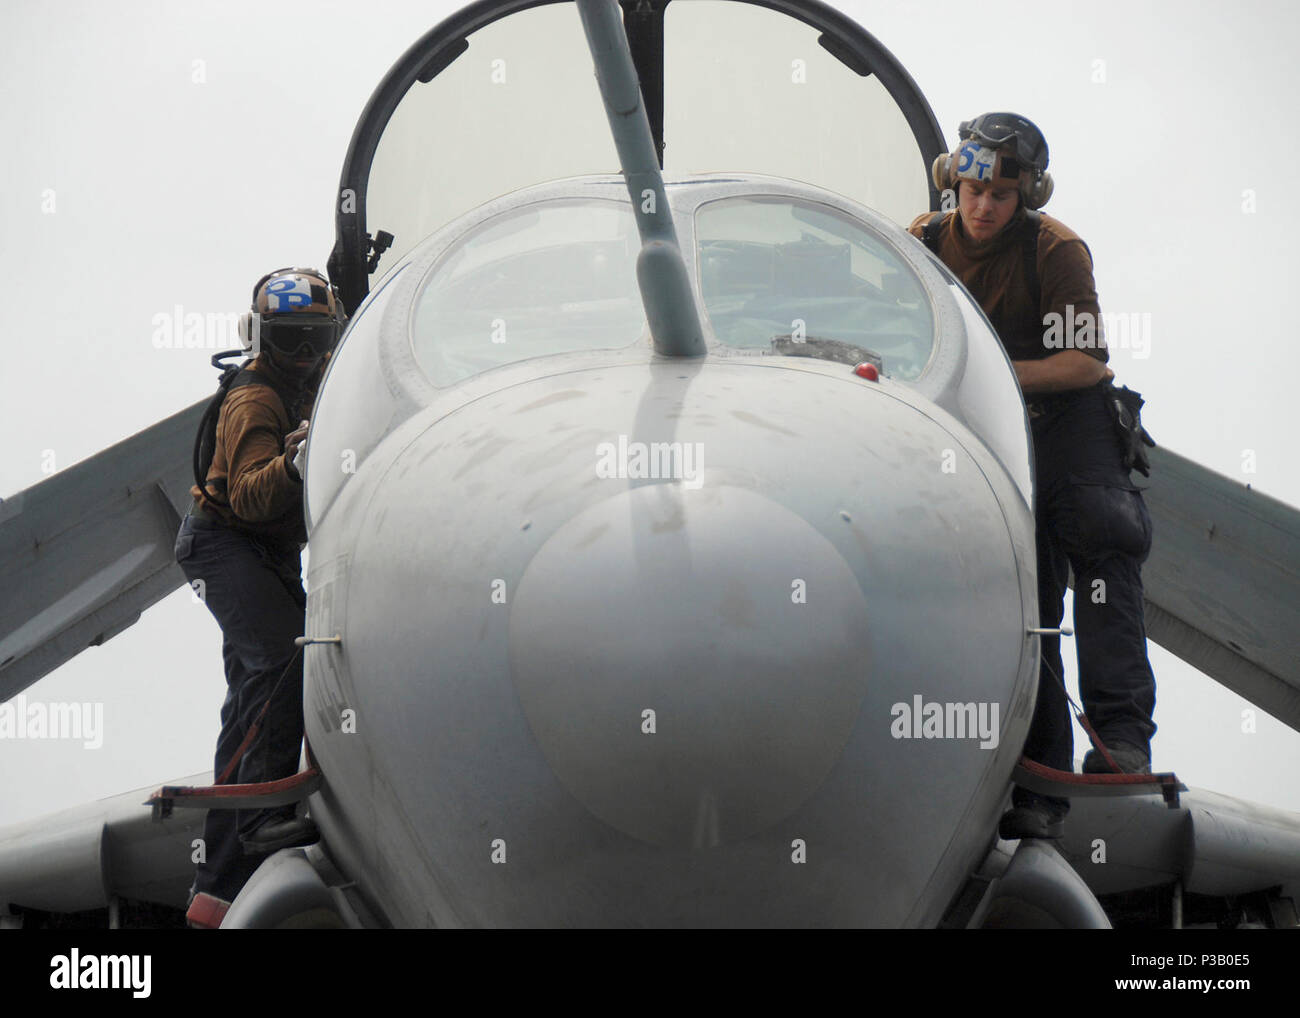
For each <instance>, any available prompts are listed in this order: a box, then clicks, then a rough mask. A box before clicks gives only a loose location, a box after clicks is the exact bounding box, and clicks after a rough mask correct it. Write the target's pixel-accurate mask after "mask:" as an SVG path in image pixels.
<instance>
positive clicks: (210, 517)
mask: <svg viewBox="0 0 1300 1018" xmlns="http://www.w3.org/2000/svg"><path fill="white" fill-rule="evenodd" d="M189 515H191V516H193V517H195V518H196V519H200V520H207V521H208V522H209V523H219V524H221V525H222V526H226V521H225V520H223V519H222V518H221V517H220V516H218V515H217V514H216V513H213V512H208V510H206V509H204V508H203V506H201V505H199V500H198V499H197V498H196V499H194V500H193V501H192V502H190V512H189Z"/></svg>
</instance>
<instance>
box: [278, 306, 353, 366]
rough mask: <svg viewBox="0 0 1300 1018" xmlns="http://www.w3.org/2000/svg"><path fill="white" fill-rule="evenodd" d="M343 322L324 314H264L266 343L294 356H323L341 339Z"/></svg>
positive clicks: (288, 355)
mask: <svg viewBox="0 0 1300 1018" xmlns="http://www.w3.org/2000/svg"><path fill="white" fill-rule="evenodd" d="M339 332H340V328H339V323H338V322H336V321H335V320H334V319H333V318H330V317H328V316H324V315H304V314H296V315H263V316H262V322H261V325H260V326H259V329H258V334H259V336H260V337H261V340H262V342H263V343H265V344H266V345H267V346H269V347H271V348H272V349H273V350H276V351H278V352H279V353H281V354H283V355H284V356H286V357H292V358H293V359H294V360H306V359H307V358H309V357H311V358H315V357H323V356H324V355H325V354H327V353H329V351H331V350H333V349H334V347H335V345H336V344H337V343H338V340H339Z"/></svg>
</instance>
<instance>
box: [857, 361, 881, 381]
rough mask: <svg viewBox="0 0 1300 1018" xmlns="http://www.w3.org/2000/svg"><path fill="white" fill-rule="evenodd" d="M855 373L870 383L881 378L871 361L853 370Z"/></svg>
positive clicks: (864, 362)
mask: <svg viewBox="0 0 1300 1018" xmlns="http://www.w3.org/2000/svg"><path fill="white" fill-rule="evenodd" d="M853 373H854V374H855V375H857V376H858V377H859V378H865V379H866V380H867V381H868V382H875V381H878V380H879V378H880V372H879V371H877V370H876V366H875V365H874V364H872V363H871V362H870V361H863V362H862V363H861V364H859V365H858V366H857V367H856V368H854V369H853Z"/></svg>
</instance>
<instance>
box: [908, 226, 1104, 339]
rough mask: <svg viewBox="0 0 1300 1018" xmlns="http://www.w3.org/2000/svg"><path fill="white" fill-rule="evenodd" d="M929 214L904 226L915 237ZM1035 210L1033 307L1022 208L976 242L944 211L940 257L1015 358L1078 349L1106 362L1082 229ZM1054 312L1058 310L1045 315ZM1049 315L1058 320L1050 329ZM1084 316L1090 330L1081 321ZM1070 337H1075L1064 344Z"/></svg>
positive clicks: (1090, 256) (1095, 293) (1084, 322)
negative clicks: (999, 230) (1037, 220)
mask: <svg viewBox="0 0 1300 1018" xmlns="http://www.w3.org/2000/svg"><path fill="white" fill-rule="evenodd" d="M930 216H931V213H929V212H926V213H923V214H922V215H920V216H917V218H916V219H915V220H913V222H912V225H911V226H909V227H908V232H910V233H911V234H912V235H913V236H915V237H920V236H921V235H922V231H923V229H924V228H925V224H926V223H927V222H928V221H929V219H930ZM1039 216H1040V217H1041V223H1040V225H1039V229H1038V280H1039V290H1040V301H1039V305H1038V306H1037V307H1035V306H1034V302H1033V298H1032V295H1031V294H1030V292H1029V280H1028V279H1027V278H1026V271H1025V257H1024V248H1023V245H1024V244H1025V241H1026V237H1025V233H1024V231H1025V230H1026V229H1027V228H1028V225H1029V224H1028V221H1027V220H1026V218H1025V216H1024V212H1023V210H1018V211H1017V212H1016V215H1015V217H1014V218H1013V219H1012V220H1011V222H1010V223H1008V224H1007V227H1006V229H1005V230H1003V231H1002V233H1000V234H999V235H998V236H996V237H994V238H993V239H992V240H991V241H989V243H988V244H984V245H977V244H975V243H974V242H972V241H971V240H970V239H969V238H968V237H967V236H966V235H965V233H964V232H963V231H962V230H961V227H960V225H959V222H958V220H959V219H960V218H961V217H960V214H959V213H957V212H952V213H949V214H948V216H947V217H946V218H945V219H944V221H943V225H942V226H941V227H940V228H939V258H940V260H941V261H942V262H943V263H944V264H945V265H947V266H948V268H950V269H951V270H952V271H953V274H954V275H956V276H957V278H958V279H960V280H961V281H962V283H963V284H964V285H965V287H966V289H967V290H969V291H970V292H971V295H972V296H973V297H974V298H975V299H976V300H977V301H979V304H980V307H982V308H983V309H984V313H985V314H986V315H988V317H989V321H990V322H992V323H993V327H994V328H995V329H997V332H998V336H999V338H1000V339H1001V340H1002V345H1003V346H1004V347H1006V351H1007V355H1008V356H1009V357H1010V358H1011V359H1012V360H1013V361H1032V360H1040V359H1042V358H1044V357H1050V356H1052V355H1053V354H1057V353H1060V352H1061V351H1062V350H1064V349H1081V350H1082V351H1083V352H1084V353H1086V354H1088V355H1089V356H1090V357H1095V358H1097V360H1099V361H1101V362H1103V363H1105V362H1106V361H1107V360H1109V356H1110V355H1109V354H1108V353H1107V352H1106V345H1105V340H1104V337H1103V329H1102V323H1101V308H1100V307H1099V306H1098V302H1097V284H1096V282H1095V281H1094V279H1093V275H1092V255H1091V254H1089V252H1088V247H1087V245H1086V244H1084V242H1083V240H1082V239H1081V238H1080V237H1079V235H1078V234H1077V233H1075V232H1074V231H1073V230H1071V229H1070V228H1069V227H1068V226H1066V225H1065V224H1064V223H1062V222H1061V221H1060V220H1059V219H1053V218H1052V217H1051V216H1049V215H1046V214H1044V213H1041V212H1040V213H1039ZM1052 315H1056V316H1059V317H1058V318H1056V319H1053V318H1051V317H1049V316H1052ZM1084 315H1087V316H1088V317H1087V318H1085V317H1083V316H1084ZM1054 322H1055V323H1057V324H1058V325H1059V328H1058V331H1057V332H1055V333H1053V332H1052V325H1053V323H1054ZM1089 323H1091V333H1089V331H1088V329H1087V328H1085V326H1088V324H1089ZM1067 337H1068V340H1067ZM1090 337H1091V345H1088V344H1089V339H1090ZM1067 341H1069V342H1071V343H1072V344H1073V343H1075V342H1076V341H1077V344H1078V345H1070V346H1067V345H1065V342H1067Z"/></svg>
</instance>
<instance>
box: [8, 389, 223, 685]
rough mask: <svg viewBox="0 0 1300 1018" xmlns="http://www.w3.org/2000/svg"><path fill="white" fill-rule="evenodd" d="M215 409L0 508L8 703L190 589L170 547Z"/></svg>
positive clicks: (162, 425) (130, 442)
mask: <svg viewBox="0 0 1300 1018" xmlns="http://www.w3.org/2000/svg"><path fill="white" fill-rule="evenodd" d="M206 404H207V400H206V399H204V400H201V401H200V402H198V403H195V404H194V405H193V406H191V407H189V408H188V409H186V410H182V411H180V412H179V413H176V414H172V416H170V417H168V418H166V419H165V420H162V421H159V422H158V423H157V424H155V425H153V426H152V427H149V428H146V429H145V430H144V431H141V432H140V433H138V434H136V435H133V436H131V437H130V438H127V439H125V440H123V441H121V442H118V443H117V444H116V445H114V446H111V447H109V448H108V449H105V450H104V451H103V452H101V453H98V454H96V455H95V456H92V457H91V458H90V459H87V460H83V461H82V462H80V463H78V464H76V465H75V466H72V467H69V468H68V469H66V470H62V471H60V472H59V473H57V474H55V475H54V476H53V477H50V478H49V479H48V480H45V481H41V482H40V483H39V484H34V485H32V486H31V487H30V488H27V489H26V490H24V491H22V492H20V493H19V494H17V495H15V496H13V497H11V498H7V499H5V500H4V501H3V502H0V592H3V596H2V597H0V702H3V701H5V700H8V699H9V698H10V697H13V696H15V695H17V694H18V693H20V692H22V691H23V690H24V689H26V688H27V687H28V686H30V685H31V684H32V683H33V682H35V681H36V680H37V679H39V678H40V677H41V676H42V675H45V674H46V673H48V672H51V671H53V670H54V669H55V668H57V667H58V666H59V665H61V664H63V663H64V662H65V661H67V660H68V659H69V658H71V657H73V656H75V655H76V654H78V653H80V652H81V651H82V650H83V649H85V648H86V647H93V646H98V645H99V644H101V643H103V642H104V641H105V640H107V639H109V638H110V637H113V636H116V635H117V634H118V633H120V632H121V631H122V630H123V629H125V628H127V627H128V626H130V625H131V624H132V623H134V622H135V621H136V619H138V618H139V617H140V613H141V612H142V611H144V610H145V609H146V608H148V607H149V606H150V605H152V604H154V603H155V602H157V601H160V600H162V598H163V597H165V596H166V595H167V594H169V593H171V592H172V591H173V590H175V589H176V588H177V587H179V586H180V585H181V584H182V583H184V582H185V577H184V574H183V573H182V572H181V570H180V567H179V566H177V565H176V561H175V559H174V558H173V546H174V545H175V542H176V531H177V529H178V528H179V526H180V521H181V517H182V516H183V515H184V514H185V512H186V510H187V508H188V506H189V502H190V495H189V489H190V485H191V484H192V483H193V481H192V466H191V461H192V455H193V443H194V434H195V431H196V429H197V428H198V423H199V417H200V415H201V414H202V413H203V408H204V406H205V405H206Z"/></svg>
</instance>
